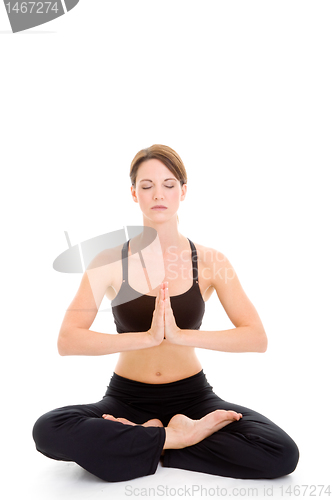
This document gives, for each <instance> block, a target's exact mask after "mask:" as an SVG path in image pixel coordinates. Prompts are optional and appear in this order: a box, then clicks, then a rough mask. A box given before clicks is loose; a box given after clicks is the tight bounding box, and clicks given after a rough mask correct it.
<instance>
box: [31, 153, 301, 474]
mask: <svg viewBox="0 0 333 500" xmlns="http://www.w3.org/2000/svg"><path fill="white" fill-rule="evenodd" d="M130 177H131V181H132V186H131V192H132V197H133V200H134V201H135V202H136V203H139V206H140V209H141V211H142V214H143V226H144V228H148V227H149V228H153V229H155V230H156V232H157V238H155V240H154V241H153V242H152V243H151V244H150V245H149V246H147V247H146V248H144V249H143V250H142V252H141V253H140V252H136V251H135V249H136V248H142V245H141V247H140V244H142V238H143V236H142V234H141V235H139V236H136V237H135V238H132V239H131V240H129V241H127V242H126V243H125V244H124V245H121V246H119V247H117V248H114V249H110V250H107V251H104V252H101V253H100V254H99V255H98V256H97V257H96V258H95V259H94V261H93V262H92V264H91V265H90V266H89V269H88V270H87V271H86V272H85V273H84V275H83V278H82V282H81V285H80V288H79V290H78V292H77V294H76V296H75V298H74V300H73V301H72V303H71V305H70V307H69V309H68V310H67V312H66V314H65V317H64V320H63V323H62V325H61V329H60V333H59V339H58V350H59V353H60V354H61V355H71V354H81V355H105V354H111V353H116V352H117V353H120V355H119V359H118V362H117V365H116V368H115V373H114V374H113V376H112V377H111V381H110V384H109V386H108V389H107V391H106V394H105V396H104V397H103V399H102V400H101V401H99V402H97V403H94V404H86V405H71V406H66V407H63V408H58V409H55V410H53V411H50V412H48V413H46V414H45V415H42V416H41V417H40V418H39V419H38V420H37V422H36V423H35V425H34V429H33V437H34V440H35V443H36V448H37V450H38V451H40V452H41V453H43V454H44V455H46V456H48V457H50V458H53V459H56V460H65V461H75V462H76V463H78V464H79V465H80V466H82V467H83V468H85V469H86V470H88V471H89V472H91V473H92V474H95V475H96V476H98V477H100V478H101V479H104V480H106V481H123V480H129V479H133V478H136V477H140V476H145V475H149V474H154V472H155V471H156V468H157V466H158V463H159V461H160V460H161V461H162V463H163V466H165V467H175V468H180V469H187V470H192V471H199V472H205V473H208V474H215V475H219V476H227V477H234V478H243V479H247V478H249V479H256V478H276V477H280V476H283V475H286V474H289V473H291V472H292V471H293V470H294V469H295V467H296V465H297V462H298V457H299V453H298V448H297V446H296V444H295V443H294V441H293V440H292V439H291V438H290V437H289V436H288V435H287V434H286V433H285V432H284V431H283V430H282V429H280V428H279V427H278V426H277V425H275V424H274V423H273V422H271V421H270V420H269V419H267V418H266V417H264V416H263V415H261V414H259V413H257V412H255V411H253V410H250V409H248V408H245V407H242V406H239V405H237V404H232V403H228V402H226V401H224V400H222V399H221V398H219V397H218V396H217V395H216V394H215V393H214V392H213V390H212V387H211V386H210V385H209V383H208V382H207V380H206V377H205V375H204V372H203V369H202V367H201V364H200V362H199V360H198V358H197V356H196V354H195V347H200V348H205V349H212V350H217V351H225V352H264V351H265V350H266V347H267V338H266V333H265V330H264V328H263V325H262V323H261V320H260V318H259V316H258V313H257V311H256V310H255V308H254V306H253V305H252V303H251V302H250V300H249V299H248V297H247V296H246V294H245V293H244V291H243V289H242V287H241V285H240V283H239V280H238V278H237V275H236V273H235V272H234V269H233V267H232V266H231V264H230V262H229V261H228V259H227V258H226V257H225V256H224V255H223V254H222V253H221V252H219V251H217V250H214V249H211V248H207V247H204V246H202V245H199V244H197V243H196V244H195V245H194V243H193V242H192V241H191V240H189V239H188V238H186V237H185V236H183V235H182V234H180V232H179V230H178V221H177V219H178V217H177V211H178V208H179V204H180V202H181V201H183V200H184V199H185V196H186V192H187V177H186V171H185V168H184V165H183V163H182V161H181V159H180V157H179V156H178V154H177V153H176V152H175V151H173V150H172V149H171V148H169V147H167V146H162V145H153V146H151V147H150V148H147V149H144V150H142V151H140V152H139V153H138V154H137V155H136V156H135V158H134V160H133V162H132V164H131V170H130ZM143 232H144V231H143ZM142 262H144V266H145V267H142ZM148 271H149V273H148ZM161 272H162V278H163V277H164V280H163V282H162V283H161V281H162V279H160V280H159V281H156V280H157V279H158V277H159V276H160V275H161ZM151 281H153V282H154V281H155V282H156V283H161V284H157V285H156V286H154V287H153V286H152V285H151V283H150V282H151ZM146 283H149V284H150V286H149V293H145V292H146V291H147V288H145V287H146V286H147V285H146ZM214 290H215V291H216V293H217V295H218V298H219V300H220V302H221V305H222V306H223V307H224V309H225V311H226V313H227V314H228V316H229V318H230V320H231V321H232V323H233V324H234V326H235V328H233V329H231V330H225V331H200V330H199V328H200V326H201V322H202V317H203V314H204V310H205V301H207V300H208V298H209V297H210V296H211V294H212V293H213V291H214ZM105 294H107V295H108V296H109V298H112V299H113V300H112V311H113V314H114V321H115V324H116V328H117V332H118V333H120V335H118V334H104V333H99V332H93V331H91V330H89V328H90V326H91V325H92V323H93V321H94V318H95V316H96V314H97V311H98V307H99V305H100V303H101V301H102V299H103V297H104V295H105Z"/></svg>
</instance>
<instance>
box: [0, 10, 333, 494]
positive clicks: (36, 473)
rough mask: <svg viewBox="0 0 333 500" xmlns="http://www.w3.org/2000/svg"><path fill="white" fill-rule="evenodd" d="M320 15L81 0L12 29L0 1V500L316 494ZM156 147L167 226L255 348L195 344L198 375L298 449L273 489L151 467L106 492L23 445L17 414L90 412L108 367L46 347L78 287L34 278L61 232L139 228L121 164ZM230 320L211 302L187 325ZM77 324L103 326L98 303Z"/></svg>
mask: <svg viewBox="0 0 333 500" xmlns="http://www.w3.org/2000/svg"><path fill="white" fill-rule="evenodd" d="M332 15H333V6H332V3H331V2H327V1H321V2H314V1H313V2H308V1H304V0H303V1H292V0H288V1H281V0H280V1H279V2H271V1H266V0H265V1H234V2H224V1H222V0H220V1H215V0H214V1H212V0H209V1H206V2H203V1H201V2H198V1H194V0H191V1H184V0H177V1H175V0H171V1H170V0H169V1H168V2H166V1H157V0H154V1H147V0H140V1H139V0H135V1H134V0H131V1H128V0H127V1H125V2H121V1H117V2H115V1H110V0H100V1H98V2H96V1H95V2H94V1H89V0H81V1H80V3H79V4H78V6H77V7H75V9H73V10H72V11H71V12H69V13H68V14H66V15H64V16H62V17H60V18H59V19H56V20H54V21H52V22H50V23H48V24H45V25H42V26H39V27H36V28H35V29H31V30H28V31H25V32H21V33H16V34H12V33H11V29H10V25H9V21H8V18H7V15H6V10H5V7H4V5H2V4H1V5H0V44H1V68H2V71H1V79H0V89H1V92H0V99H1V118H0V119H1V121H0V126H1V136H0V137H1V149H0V155H1V173H2V175H1V187H2V189H1V215H2V243H1V262H2V280H1V282H2V283H1V285H2V286H1V295H2V297H1V304H2V363H1V373H2V389H1V391H2V401H3V407H2V411H1V421H2V422H1V430H2V432H1V437H2V438H1V450H2V454H1V455H2V458H3V460H4V462H5V463H4V465H5V469H4V467H3V466H2V472H3V477H4V479H3V481H2V485H3V487H5V488H6V489H7V493H6V498H19V496H20V497H21V498H24V499H27V498H29V499H30V498H31V499H39V498H43V499H53V498H59V497H61V498H62V499H67V498H80V499H84V498H102V497H103V498H127V497H128V496H132V497H134V493H133V490H131V491H132V493H133V494H132V495H129V491H130V490H128V489H127V490H125V486H126V485H127V486H128V485H129V486H130V487H131V488H134V487H135V488H139V490H136V492H137V493H138V492H139V493H140V492H141V488H149V487H157V486H158V485H162V486H161V488H163V487H165V486H166V485H168V486H169V487H170V488H171V487H175V488H182V487H185V486H191V485H197V486H198V488H200V487H210V488H216V487H217V486H219V487H220V488H223V487H224V488H227V491H228V496H236V494H237V493H235V492H234V490H233V489H232V488H234V487H242V488H248V487H256V488H258V491H259V494H258V495H261V496H262V497H263V496H264V495H265V491H266V490H265V488H268V487H271V488H272V487H274V491H273V494H274V496H280V495H281V492H282V490H281V488H280V487H281V486H283V487H284V488H287V486H291V488H294V487H295V486H297V485H319V484H324V485H328V484H330V480H331V470H332V460H331V448H332V432H331V424H330V421H331V410H332V397H331V387H330V384H331V378H332V374H331V370H330V364H331V359H332V356H331V352H330V348H331V345H332V341H331V337H332V321H331V317H332V298H333V297H332V208H333V207H332V184H331V170H332V156H333V154H332V132H333V131H332V116H333V105H332V104H333V102H332V88H333V74H332V51H333V31H332ZM155 143H159V144H166V145H169V146H170V147H172V148H173V149H175V150H176V151H177V152H178V154H179V155H180V156H181V158H182V160H183V162H184V164H185V167H186V169H187V173H188V194H187V197H186V200H185V201H184V202H182V205H181V208H180V210H179V219H180V225H179V230H180V232H181V233H182V234H183V235H185V236H187V237H189V238H190V239H191V240H192V241H194V242H195V243H199V244H203V245H205V246H209V247H213V248H216V249H218V250H220V251H221V252H223V253H225V255H226V256H227V257H228V258H229V260H230V262H231V263H232V264H233V266H234V268H235V270H236V272H237V275H238V277H239V279H240V281H241V283H242V285H243V288H244V290H245V291H246V293H247V295H248V297H249V298H250V300H251V301H252V302H253V304H254V305H255V307H256V309H257V311H258V312H259V315H260V317H261V319H262V321H263V324H264V326H265V329H266V332H267V335H268V339H269V347H268V350H267V352H266V353H265V354H256V353H243V354H233V353H222V352H212V351H207V350H198V355H199V357H200V359H201V360H202V363H203V366H204V371H205V373H206V375H207V378H208V380H209V381H210V383H211V385H213V387H214V390H215V392H217V393H218V394H219V395H220V396H221V397H222V398H223V399H225V400H227V401H231V402H234V403H238V404H241V405H243V406H248V407H250V408H253V409H255V410H257V411H259V412H261V413H263V414H264V415H266V416H267V417H269V418H270V419H271V420H273V421H274V422H275V423H277V424H278V425H280V426H281V427H282V428H283V429H284V430H285V431H286V432H287V433H288V434H290V435H291V436H292V437H293V439H294V440H295V442H296V443H297V444H298V447H299V449H300V454H301V457H300V461H299V465H298V467H297V469H296V471H295V472H294V473H293V474H291V475H289V476H287V477H285V478H281V479H276V480H273V481H264V480H261V481H260V480H258V481H246V480H243V481H241V480H234V479H229V478H222V477H217V476H208V475H205V474H199V473H192V472H187V471H181V470H175V469H163V468H162V467H160V466H159V468H158V470H157V472H156V474H155V475H154V476H150V477H148V478H140V479H136V480H133V481H130V482H127V483H115V484H112V483H105V482H103V481H101V480H99V479H97V478H95V477H94V476H92V475H91V474H89V473H87V472H85V471H84V470H83V469H81V468H80V467H79V466H77V465H76V464H74V463H71V464H70V463H64V462H56V461H52V460H50V459H47V458H46V457H44V456H43V455H41V454H39V453H38V452H37V451H36V450H35V448H34V442H33V440H32V436H31V431H32V426H33V424H34V422H35V420H36V419H37V418H38V417H39V416H40V415H41V414H42V413H45V412H46V411H48V410H51V409H53V408H56V407H59V406H64V405H66V404H77V403H91V402H96V401H99V400H100V399H101V398H102V397H103V395H104V392H105V390H106V386H107V385H108V383H109V379H110V377H111V375H112V373H113V369H114V366H115V363H116V358H117V355H112V356H101V357H61V356H59V355H58V353H57V349H56V341H57V335H58V331H59V327H60V324H61V321H62V319H63V316H64V313H65V310H66V308H67V307H68V305H69V303H70V301H71V300H72V298H73V297H74V294H75V293H76V290H77V288H78V285H79V282H80V279H81V276H80V275H79V274H76V275H75V274H73V275H69V274H61V273H57V272H56V271H54V270H53V268H52V263H53V260H54V259H55V257H57V255H58V254H59V253H61V252H62V251H64V250H65V249H66V247H67V242H66V239H65V236H64V231H68V233H69V236H70V239H71V243H72V244H73V245H74V244H76V243H78V242H80V241H83V240H86V239H88V238H91V237H93V236H96V235H99V234H102V233H105V232H109V231H113V230H117V229H121V228H122V227H123V226H124V225H140V224H141V222H142V218H141V213H140V211H139V209H138V205H137V204H134V202H133V201H132V198H131V196H130V179H129V167H130V163H131V161H132V159H133V157H134V155H135V154H136V153H137V151H139V150H140V149H142V148H144V147H148V146H151V145H152V144H155ZM231 327H232V324H231V323H230V321H229V319H228V317H227V316H226V314H225V312H224V310H223V308H222V307H221V305H220V303H219V301H218V299H217V296H216V295H214V296H212V297H211V299H210V300H209V301H208V302H207V303H206V314H205V318H204V321H203V324H202V327H201V329H202V330H219V329H221V330H222V329H227V328H231ZM92 328H93V329H95V330H96V329H99V331H103V332H112V333H114V332H115V327H114V323H113V318H112V315H111V312H109V313H108V312H103V313H102V312H100V313H99V314H98V315H97V318H96V320H95V322H94V324H93V327H92ZM160 491H161V490H160ZM179 491H180V490H179ZM244 491H245V490H244ZM291 491H292V492H293V491H294V490H293V489H292V490H291ZM301 491H302V492H303V490H301ZM332 491H333V489H332ZM126 492H127V495H126ZM201 493H202V496H203V497H204V491H201ZM212 493H213V490H211V494H210V496H212ZM147 494H148V493H147ZM179 494H181V493H179ZM318 494H319V489H318V488H317V490H316V495H318ZM196 495H197V496H200V492H197V493H196ZM160 496H161V495H160ZM160 496H159V497H160ZM238 496H240V494H238ZM243 496H244V493H243ZM266 496H267V493H266ZM285 496H286V495H285ZM292 496H294V495H293V494H292ZM306 496H307V495H306ZM150 497H153V494H152V491H150ZM322 497H323V498H326V497H327V495H326V496H325V495H323V494H322Z"/></svg>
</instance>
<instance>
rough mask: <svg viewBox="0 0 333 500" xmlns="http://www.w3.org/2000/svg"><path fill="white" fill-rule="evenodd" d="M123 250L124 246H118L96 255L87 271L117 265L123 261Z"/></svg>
mask: <svg viewBox="0 0 333 500" xmlns="http://www.w3.org/2000/svg"><path fill="white" fill-rule="evenodd" d="M122 248H123V245H118V246H116V247H113V248H106V249H104V250H102V251H101V252H98V253H96V255H95V256H94V257H93V258H92V259H91V260H90V262H89V265H88V267H87V270H91V269H97V268H100V267H104V266H108V265H110V264H116V263H117V262H119V261H120V260H121V251H122Z"/></svg>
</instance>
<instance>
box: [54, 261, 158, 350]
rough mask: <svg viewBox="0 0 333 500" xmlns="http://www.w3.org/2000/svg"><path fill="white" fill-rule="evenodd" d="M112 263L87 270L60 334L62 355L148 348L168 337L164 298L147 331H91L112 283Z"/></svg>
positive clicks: (59, 345)
mask: <svg viewBox="0 0 333 500" xmlns="http://www.w3.org/2000/svg"><path fill="white" fill-rule="evenodd" d="M111 272H112V266H110V265H109V266H106V265H103V266H98V265H96V261H94V262H93V263H92V264H91V268H90V269H87V271H86V272H85V273H84V275H83V277H82V280H81V284H80V287H79V289H78V291H77V293H76V296H75V297H74V299H73V301H72V303H71V304H70V306H69V308H68V309H67V311H66V314H65V317H64V319H63V322H62V325H61V327H60V332H59V336H58V352H59V354H60V355H61V356H68V355H87V356H99V355H104V354H112V353H116V352H122V351H133V350H137V349H146V348H148V347H153V346H155V345H158V344H159V343H160V342H161V341H162V339H163V337H164V324H163V300H161V295H160V294H159V295H158V296H157V299H156V303H155V311H156V312H155V313H154V318H153V322H152V327H151V329H150V330H149V331H147V332H131V333H122V334H121V335H119V334H108V333H100V332H95V331H92V330H90V329H89V328H90V326H91V325H92V323H93V321H94V319H95V317H96V314H97V312H98V308H99V306H100V304H101V302H102V299H103V296H104V294H105V292H106V289H107V288H108V287H109V286H110V273H111Z"/></svg>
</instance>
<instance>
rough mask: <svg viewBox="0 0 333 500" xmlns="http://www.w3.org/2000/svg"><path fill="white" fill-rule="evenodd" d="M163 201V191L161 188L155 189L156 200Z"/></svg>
mask: <svg viewBox="0 0 333 500" xmlns="http://www.w3.org/2000/svg"><path fill="white" fill-rule="evenodd" d="M159 199H160V200H163V194H162V190H161V188H159V187H155V188H154V200H159Z"/></svg>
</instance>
